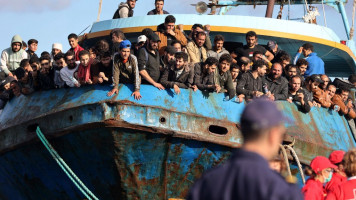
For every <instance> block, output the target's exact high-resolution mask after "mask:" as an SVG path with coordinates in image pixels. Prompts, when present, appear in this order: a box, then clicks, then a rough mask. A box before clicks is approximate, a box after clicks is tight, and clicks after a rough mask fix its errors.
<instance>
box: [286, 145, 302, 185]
mask: <svg viewBox="0 0 356 200" xmlns="http://www.w3.org/2000/svg"><path fill="white" fill-rule="evenodd" d="M294 143H295V139H294V138H293V142H292V143H291V144H289V145H282V144H281V145H280V148H281V150H282V154H283V158H284V161H285V163H286V165H287V170H288V175H289V176H291V175H292V173H291V170H290V165H289V160H288V155H287V151H286V149H288V150H289V151H290V152H291V154H292V156H293V158H294V159H295V162H296V163H297V166H298V170H299V173H300V176H301V177H302V181H303V184H305V176H304V172H303V168H302V165H301V164H300V160H299V157H298V155H297V153H296V152H295V150H294V149H293V146H294Z"/></svg>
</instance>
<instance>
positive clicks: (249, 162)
mask: <svg viewBox="0 0 356 200" xmlns="http://www.w3.org/2000/svg"><path fill="white" fill-rule="evenodd" d="M283 120H284V118H283V115H282V113H281V112H280V111H279V110H278V109H277V106H276V104H275V103H274V102H272V101H268V100H265V99H256V100H253V101H252V102H251V103H249V104H247V106H246V108H245V110H244V111H243V113H242V115H241V120H240V123H241V133H242V136H243V138H244V143H243V145H242V147H241V148H239V149H237V150H236V151H235V153H234V154H233V156H232V157H231V158H230V159H229V160H227V161H226V163H225V164H223V165H221V166H219V167H217V168H215V169H212V170H210V171H208V172H206V173H205V174H204V175H203V176H202V177H201V178H200V179H199V180H198V181H197V182H196V183H195V184H194V186H193V187H192V188H191V190H190V192H189V195H188V198H187V199H188V200H198V199H204V200H210V199H214V200H215V199H216V200H218V199H219V200H220V199H224V200H227V199H244V200H248V199H253V200H254V199H274V200H276V199H277V200H278V199H303V196H302V194H301V192H300V189H298V187H297V186H296V185H292V184H289V183H287V182H285V180H284V179H283V178H282V176H280V175H279V174H278V173H277V172H274V171H272V170H271V169H270V168H269V165H268V162H267V161H268V160H270V159H272V158H273V157H274V156H275V155H276V154H277V153H278V150H279V145H280V144H281V142H282V139H283V135H284V133H285V127H284V125H283Z"/></svg>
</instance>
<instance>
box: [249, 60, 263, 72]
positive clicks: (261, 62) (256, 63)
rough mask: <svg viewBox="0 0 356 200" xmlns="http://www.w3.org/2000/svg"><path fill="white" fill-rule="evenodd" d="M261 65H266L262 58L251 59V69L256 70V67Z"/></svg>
mask: <svg viewBox="0 0 356 200" xmlns="http://www.w3.org/2000/svg"><path fill="white" fill-rule="evenodd" d="M263 66H266V62H265V61H263V60H256V61H253V65H252V71H255V70H257V68H261V67H263Z"/></svg>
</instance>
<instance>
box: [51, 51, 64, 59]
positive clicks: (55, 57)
mask: <svg viewBox="0 0 356 200" xmlns="http://www.w3.org/2000/svg"><path fill="white" fill-rule="evenodd" d="M62 58H63V59H65V58H64V54H63V53H62V52H59V53H57V55H55V56H54V58H53V59H54V60H60V59H62Z"/></svg>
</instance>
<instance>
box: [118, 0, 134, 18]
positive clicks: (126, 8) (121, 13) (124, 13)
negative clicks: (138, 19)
mask: <svg viewBox="0 0 356 200" xmlns="http://www.w3.org/2000/svg"><path fill="white" fill-rule="evenodd" d="M136 1H137V0H127V1H126V2H121V3H120V5H119V8H118V9H117V10H116V12H115V14H114V16H113V19H118V18H128V17H132V16H133V14H134V11H133V9H134V8H135V6H136Z"/></svg>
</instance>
